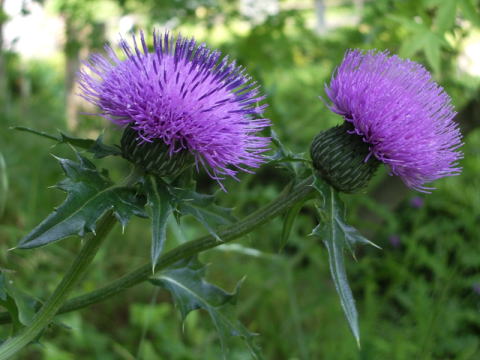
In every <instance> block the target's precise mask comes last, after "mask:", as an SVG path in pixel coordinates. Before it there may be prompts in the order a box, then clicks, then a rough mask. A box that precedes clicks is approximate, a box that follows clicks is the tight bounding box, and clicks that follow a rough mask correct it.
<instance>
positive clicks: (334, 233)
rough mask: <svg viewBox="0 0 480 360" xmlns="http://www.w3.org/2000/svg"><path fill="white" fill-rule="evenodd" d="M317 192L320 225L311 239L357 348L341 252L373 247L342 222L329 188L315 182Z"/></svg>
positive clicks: (340, 208)
mask: <svg viewBox="0 0 480 360" xmlns="http://www.w3.org/2000/svg"><path fill="white" fill-rule="evenodd" d="M313 186H314V187H315V189H316V190H317V191H318V194H319V200H318V207H317V210H318V211H319V217H320V224H319V225H318V226H317V227H316V228H315V229H314V230H313V232H312V235H314V236H317V237H319V238H320V239H322V240H323V242H324V244H325V247H326V248H327V251H328V258H329V264H330V272H331V274H332V278H333V282H334V284H335V288H336V290H337V293H338V294H339V296H340V303H341V305H342V308H343V311H344V313H345V316H346V318H347V321H348V324H349V326H350V329H351V330H352V333H353V336H354V337H355V339H356V341H357V343H358V344H360V331H359V328H358V313H357V309H356V307H355V300H354V298H353V295H352V291H351V289H350V286H349V284H348V279H347V274H346V270H345V261H344V249H345V248H347V249H348V250H349V251H350V253H351V254H352V255H353V256H354V252H353V247H354V245H355V244H357V243H360V244H369V245H373V246H375V247H378V246H376V245H375V244H373V243H372V242H370V241H369V240H368V239H366V238H365V237H363V236H362V235H360V233H359V232H358V231H357V230H356V229H355V228H353V227H351V226H350V225H347V224H346V222H345V206H344V204H343V202H342V201H341V200H340V197H339V196H338V193H337V192H336V191H335V189H334V188H333V187H331V186H330V185H327V184H325V183H324V182H323V181H322V180H320V179H318V178H316V179H315V182H314V184H313Z"/></svg>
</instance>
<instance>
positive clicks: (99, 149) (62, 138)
mask: <svg viewBox="0 0 480 360" xmlns="http://www.w3.org/2000/svg"><path fill="white" fill-rule="evenodd" d="M12 129H13V130H18V131H24V132H27V133H32V134H35V135H38V136H41V137H44V138H47V139H50V140H54V141H57V142H58V143H59V144H70V145H72V146H75V147H77V148H80V149H85V150H87V151H88V152H90V153H92V154H93V156H94V157H95V158H97V159H100V158H103V157H106V156H111V155H120V154H121V151H120V149H119V148H118V147H115V146H110V145H106V144H104V143H103V136H102V135H100V136H99V137H98V138H97V139H96V140H92V139H82V138H77V137H73V136H70V135H67V134H64V133H63V132H60V134H59V135H58V136H56V135H51V134H47V133H46V132H44V131H37V130H34V129H30V128H27V127H24V126H14V127H12Z"/></svg>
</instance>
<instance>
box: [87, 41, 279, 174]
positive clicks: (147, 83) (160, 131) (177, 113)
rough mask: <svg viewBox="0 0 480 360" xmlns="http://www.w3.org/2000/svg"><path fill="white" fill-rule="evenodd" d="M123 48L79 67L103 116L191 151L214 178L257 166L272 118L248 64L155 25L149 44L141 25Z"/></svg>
mask: <svg viewBox="0 0 480 360" xmlns="http://www.w3.org/2000/svg"><path fill="white" fill-rule="evenodd" d="M120 49H121V50H122V52H123V55H124V56H121V57H118V56H117V55H116V53H115V52H114V50H113V49H112V48H111V47H109V46H107V47H106V52H107V55H106V56H103V55H99V54H95V55H93V56H92V57H91V59H90V61H89V62H88V63H86V66H85V68H84V69H83V70H82V71H81V72H80V74H79V82H80V88H81V91H82V94H81V95H82V96H83V97H84V98H85V99H86V100H88V101H90V102H91V103H93V104H95V105H97V106H98V107H99V108H100V109H101V116H103V117H104V118H106V119H108V120H111V121H112V122H114V123H116V124H119V125H122V126H127V125H128V126H129V127H130V128H131V129H133V130H135V131H136V132H137V134H138V142H139V144H142V143H150V142H154V141H155V142H158V141H159V140H161V141H163V142H164V143H165V145H166V146H167V147H168V152H169V154H170V156H173V155H174V154H175V153H178V152H181V151H188V152H190V153H191V154H192V155H193V156H194V158H195V163H196V165H197V168H198V166H199V165H201V166H203V167H204V168H205V169H206V170H207V172H208V173H209V175H210V176H211V177H212V178H213V179H216V180H222V179H223V178H224V177H225V176H232V177H235V175H236V174H237V172H238V170H243V171H249V170H247V169H246V168H255V167H258V166H259V165H260V164H261V163H262V162H263V161H264V157H263V156H262V153H263V152H264V151H266V150H267V149H268V144H269V138H266V137H262V136H260V135H258V134H257V133H258V132H259V131H261V130H262V129H264V128H266V127H268V126H269V125H270V122H269V121H268V120H267V119H262V118H260V117H261V115H262V112H263V109H264V108H265V107H266V105H258V103H259V102H260V101H262V100H263V96H261V95H260V93H259V87H258V86H257V84H256V83H255V82H254V81H252V80H251V78H250V77H249V76H248V75H246V74H245V70H244V68H242V67H241V66H238V65H236V63H235V61H230V60H229V59H228V57H223V58H222V56H221V53H220V52H219V51H213V50H211V49H209V48H208V47H206V46H205V45H204V44H200V45H199V44H197V43H196V42H195V40H193V39H187V38H183V37H181V36H178V37H177V38H176V39H175V38H174V37H173V36H171V35H169V34H168V33H166V34H158V33H155V32H154V33H153V51H152V52H150V51H149V49H148V46H147V44H146V41H145V38H144V35H143V33H142V34H141V35H140V41H137V39H136V38H135V36H134V37H133V46H129V45H128V44H127V42H126V41H124V40H121V41H120Z"/></svg>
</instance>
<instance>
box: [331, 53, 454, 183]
mask: <svg viewBox="0 0 480 360" xmlns="http://www.w3.org/2000/svg"><path fill="white" fill-rule="evenodd" d="M326 93H327V95H328V97H329V98H330V100H331V102H332V103H331V105H330V109H331V110H332V111H333V112H335V113H337V114H339V115H341V116H343V117H344V119H345V121H347V122H349V123H350V124H351V125H353V129H352V130H351V131H350V132H351V133H353V134H357V135H358V136H361V138H362V139H363V141H364V142H365V143H366V144H368V147H369V154H368V156H367V158H366V159H365V161H368V158H369V157H371V156H374V157H375V158H376V159H378V160H379V161H381V162H383V163H385V164H386V165H388V167H389V168H390V170H391V172H392V173H393V174H395V175H398V176H400V178H401V179H402V180H403V181H404V183H405V184H406V185H407V186H409V187H410V188H413V189H415V190H419V191H423V192H428V191H429V190H431V189H432V188H430V187H427V186H425V184H426V183H428V182H431V181H433V180H436V179H439V178H441V177H444V176H451V175H457V174H459V173H460V168H459V167H458V163H457V162H458V160H459V159H461V158H462V153H461V152H460V151H458V148H459V147H460V146H461V144H462V143H461V141H462V137H461V134H460V131H459V128H458V125H457V124H456V123H455V122H454V121H453V118H454V117H455V115H456V113H455V111H454V109H453V106H452V104H451V99H450V97H449V96H448V95H447V94H446V93H445V91H444V90H443V88H442V87H441V86H439V85H438V84H437V83H435V82H434V81H433V80H432V78H431V75H430V73H429V72H428V71H427V70H426V69H425V68H424V67H423V66H422V65H420V64H418V63H415V62H413V61H410V60H402V59H400V58H399V57H398V56H395V55H393V56H390V55H389V53H388V52H376V51H368V52H366V53H362V52H361V51H359V50H351V51H348V52H347V53H346V54H345V57H344V59H343V62H342V63H341V65H340V66H339V67H338V68H337V70H336V72H335V73H334V75H333V76H332V79H331V82H330V84H329V85H328V86H326Z"/></svg>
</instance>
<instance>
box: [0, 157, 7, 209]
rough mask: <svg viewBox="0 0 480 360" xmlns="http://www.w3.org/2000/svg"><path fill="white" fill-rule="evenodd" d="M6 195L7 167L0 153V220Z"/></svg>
mask: <svg viewBox="0 0 480 360" xmlns="http://www.w3.org/2000/svg"><path fill="white" fill-rule="evenodd" d="M7 194H8V176H7V165H6V164H5V159H4V158H3V155H2V153H0V218H1V217H2V216H3V212H4V211H5V207H6V203H7Z"/></svg>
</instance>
